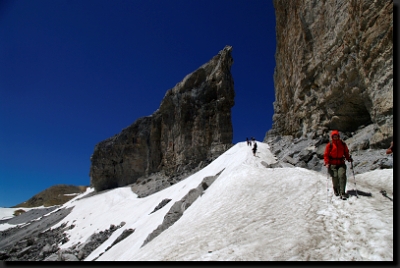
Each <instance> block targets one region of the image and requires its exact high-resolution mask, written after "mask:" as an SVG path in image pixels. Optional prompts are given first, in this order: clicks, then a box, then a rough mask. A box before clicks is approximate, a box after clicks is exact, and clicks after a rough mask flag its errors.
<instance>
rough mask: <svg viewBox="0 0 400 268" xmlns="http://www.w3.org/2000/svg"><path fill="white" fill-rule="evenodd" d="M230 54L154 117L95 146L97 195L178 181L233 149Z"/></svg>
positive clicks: (171, 95)
mask: <svg viewBox="0 0 400 268" xmlns="http://www.w3.org/2000/svg"><path fill="white" fill-rule="evenodd" d="M231 51H232V47H230V46H226V47H225V48H224V49H223V50H222V51H220V52H219V53H218V55H216V56H215V57H213V58H212V59H211V60H210V61H209V62H208V63H206V64H204V65H202V66H200V67H199V68H198V69H197V70H196V71H194V72H193V73H191V74H189V75H187V76H186V77H185V78H184V79H183V80H182V81H181V82H179V83H178V84H176V86H175V87H174V88H172V89H170V90H168V91H167V93H166V94H165V96H164V99H163V100H162V102H161V105H160V107H159V109H158V110H157V111H156V112H154V114H153V115H151V116H148V117H143V118H140V119H138V120H137V121H136V122H134V123H133V124H132V125H131V126H129V127H127V128H125V129H123V130H122V132H121V133H119V134H117V135H115V136H114V137H111V138H109V139H107V140H104V141H102V142H100V143H99V144H97V145H96V147H95V150H94V152H93V155H92V157H91V162H92V164H91V167H90V177H91V185H92V186H93V187H94V188H95V189H96V191H99V190H104V189H110V188H114V187H118V186H124V185H128V184H131V183H134V182H136V181H137V180H138V179H139V178H144V177H147V176H150V175H151V174H155V173H157V174H160V176H161V177H163V178H171V177H176V176H179V175H181V174H183V173H184V172H189V171H190V170H193V169H194V168H196V167H198V166H199V165H201V163H204V162H202V161H205V160H212V159H214V158H216V157H217V156H219V155H220V154H221V153H223V152H224V151H225V150H227V149H228V148H229V147H230V146H232V138H233V129H232V122H231V108H232V107H233V105H234V95H235V93H234V87H233V78H232V76H231V73H230V68H231V65H232V64H233V59H232V56H231ZM165 183H167V182H165ZM165 183H164V181H163V183H162V184H163V185H164V186H163V187H165ZM169 183H171V180H169ZM154 190H155V189H152V191H154Z"/></svg>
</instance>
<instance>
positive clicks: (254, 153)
mask: <svg viewBox="0 0 400 268" xmlns="http://www.w3.org/2000/svg"><path fill="white" fill-rule="evenodd" d="M256 152H257V143H256V142H254V146H253V155H254V156H256Z"/></svg>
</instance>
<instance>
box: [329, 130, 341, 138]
mask: <svg viewBox="0 0 400 268" xmlns="http://www.w3.org/2000/svg"><path fill="white" fill-rule="evenodd" d="M331 139H332V140H338V139H340V134H339V131H337V130H332V132H331Z"/></svg>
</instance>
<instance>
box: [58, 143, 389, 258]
mask: <svg viewBox="0 0 400 268" xmlns="http://www.w3.org/2000/svg"><path fill="white" fill-rule="evenodd" d="M257 144H258V152H257V156H256V157H255V156H253V154H252V151H251V147H249V146H247V144H246V143H245V142H242V143H238V144H236V145H235V146H233V147H232V148H230V149H229V150H228V151H226V152H225V153H224V154H223V155H221V156H220V157H219V158H217V159H216V160H215V161H213V162H212V163H211V164H209V165H208V166H207V167H205V168H204V169H202V170H200V171H199V172H197V173H195V174H193V175H192V176H190V177H188V178H187V179H185V180H183V181H181V182H179V183H177V184H175V185H173V186H171V187H169V188H167V189H164V190H162V191H160V192H157V193H155V194H152V195H150V196H148V197H145V198H137V196H136V194H134V193H133V192H132V191H131V190H130V187H129V186H127V187H121V188H117V189H113V190H109V191H105V192H102V193H99V194H96V195H93V196H89V195H90V194H91V192H93V189H90V190H88V191H87V192H86V193H84V194H81V195H79V196H77V197H76V198H74V199H72V200H70V201H69V202H68V203H66V204H64V207H71V206H74V209H73V210H72V212H71V213H70V214H69V215H68V216H67V217H66V218H64V219H63V220H62V221H61V222H60V223H59V224H57V225H55V226H54V227H53V228H56V227H58V226H60V225H61V224H63V223H66V222H67V224H68V225H71V224H74V225H75V227H74V228H73V229H70V230H68V231H67V234H68V237H69V239H70V240H69V241H68V242H67V243H65V244H63V245H60V247H61V248H67V247H71V246H72V245H74V244H77V243H78V242H80V243H84V242H85V241H86V240H87V239H88V238H89V237H90V235H91V234H93V233H94V232H99V231H102V230H105V229H108V228H109V227H110V224H114V225H119V224H120V223H121V222H125V223H126V224H125V225H124V226H123V227H122V228H120V229H118V230H116V231H115V232H114V233H113V234H112V236H111V237H110V238H109V239H108V240H107V241H106V242H104V243H103V244H102V245H101V246H99V247H98V248H97V249H96V250H95V251H93V252H92V254H90V255H89V256H88V257H87V258H86V259H85V260H88V261H90V260H94V259H96V258H97V259H96V260H99V261H114V260H115V261H133V260H147V261H165V260H169V261H174V260H179V261H181V260H200V261H203V260H224V261H229V260H244V261H257V260H263V261H288V260H291V261H295V260H303V261H305V260H319V261H324V260H337V261H342V260H343V261H348V260H365V261H366V260H379V261H380V260H385V261H393V202H392V201H390V200H389V199H388V198H386V197H384V196H382V195H381V194H380V193H379V191H380V190H382V189H384V190H386V191H387V193H388V195H389V196H390V197H392V196H393V170H392V169H386V170H375V171H372V172H368V173H364V174H360V175H357V176H356V182H357V190H362V191H364V192H371V193H372V197H367V196H360V197H359V198H358V199H357V198H356V197H355V196H351V197H350V198H349V199H348V200H346V201H342V200H340V199H338V198H337V197H335V196H332V190H331V182H330V180H329V181H328V183H329V191H327V177H326V176H325V175H323V174H322V173H318V172H314V171H310V170H306V169H302V168H266V167H265V166H264V165H263V164H262V162H265V163H267V164H271V163H274V162H275V157H274V156H273V155H272V154H271V152H270V151H269V146H268V145H267V144H265V143H261V142H257ZM222 170H223V171H222ZM220 171H222V173H221V174H220V176H219V177H218V178H217V179H216V180H215V182H214V183H213V184H212V185H211V186H210V187H209V188H208V189H207V190H205V192H204V194H203V195H201V196H200V197H199V198H198V199H197V200H196V201H195V202H194V203H193V204H192V205H191V206H190V207H189V208H187V209H186V210H185V211H184V213H183V216H182V217H181V218H180V219H179V220H178V221H177V222H175V223H174V224H173V225H172V226H171V227H169V228H168V229H167V230H165V231H164V232H162V233H161V234H160V235H159V236H157V237H155V238H154V239H153V240H152V241H150V242H149V243H147V244H146V245H145V246H143V247H142V245H143V242H144V240H145V239H146V238H147V236H148V235H149V234H150V233H151V232H152V231H153V230H154V229H156V228H157V226H158V225H160V224H161V223H162V221H163V219H164V216H165V214H166V213H167V212H168V211H169V209H170V208H171V207H172V205H173V204H174V203H175V202H177V201H179V200H181V199H182V197H184V196H185V195H186V194H187V193H188V192H189V191H190V190H191V189H193V188H196V187H197V186H198V185H199V184H200V183H201V182H202V180H203V179H204V178H205V177H207V176H214V175H216V174H217V173H219V172H220ZM347 176H348V184H347V189H348V190H351V189H354V178H353V175H352V173H351V170H350V169H348V172H347ZM85 195H86V196H88V197H86V198H82V197H84V196H85ZM165 198H169V199H172V200H171V201H170V202H169V203H168V204H167V205H165V206H164V207H163V208H161V209H160V210H158V211H156V212H154V213H152V214H150V213H151V212H152V211H153V210H154V208H155V207H156V206H157V205H158V204H159V203H160V202H161V201H162V200H163V199H165ZM327 201H328V202H327ZM129 228H132V229H135V231H134V232H133V233H132V234H131V235H130V236H128V237H127V238H126V239H124V240H122V241H121V242H119V243H118V244H116V245H114V246H113V247H112V248H110V249H109V250H108V251H105V250H106V248H108V247H109V246H110V245H111V244H112V242H113V241H114V240H115V239H116V238H117V237H118V236H119V235H120V234H121V233H122V232H123V231H124V230H125V229H129ZM100 255H101V256H100ZM99 256H100V257H99Z"/></svg>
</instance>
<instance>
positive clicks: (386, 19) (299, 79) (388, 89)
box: [265, 0, 393, 149]
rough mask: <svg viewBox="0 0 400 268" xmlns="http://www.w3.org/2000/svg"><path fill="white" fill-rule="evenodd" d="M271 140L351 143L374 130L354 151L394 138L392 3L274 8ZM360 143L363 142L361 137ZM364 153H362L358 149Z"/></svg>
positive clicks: (308, 0)
mask: <svg viewBox="0 0 400 268" xmlns="http://www.w3.org/2000/svg"><path fill="white" fill-rule="evenodd" d="M274 7H275V10H276V36H277V49H276V55H275V59H276V67H275V74H274V84H275V97H276V100H275V102H274V116H273V126H272V129H271V130H270V131H268V133H267V135H266V138H265V141H268V140H272V139H273V138H274V137H276V136H284V135H290V136H293V137H295V138H301V137H308V138H315V137H318V136H321V135H322V134H324V133H327V132H328V131H329V130H331V129H338V130H340V131H341V132H343V133H346V134H347V135H348V136H349V137H351V135H352V133H353V134H354V132H356V131H358V132H359V131H360V129H364V128H365V127H366V126H370V128H373V129H374V131H373V133H372V134H371V135H370V136H369V137H368V139H365V140H363V141H360V142H359V145H360V146H361V147H366V148H372V149H375V148H383V147H388V146H389V143H390V141H391V140H392V138H393V2H392V1H372V0H368V1H366V0H354V1H319V0H296V1H291V0H274ZM360 136H365V137H366V135H364V134H360ZM364 149H365V148H364Z"/></svg>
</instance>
